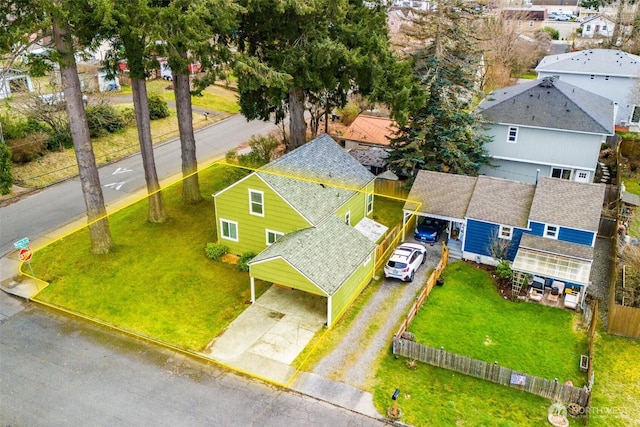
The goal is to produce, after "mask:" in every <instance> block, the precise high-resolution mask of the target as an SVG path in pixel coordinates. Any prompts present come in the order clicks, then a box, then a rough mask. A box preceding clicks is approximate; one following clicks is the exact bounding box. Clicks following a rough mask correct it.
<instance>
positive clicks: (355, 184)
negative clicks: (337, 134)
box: [261, 134, 375, 190]
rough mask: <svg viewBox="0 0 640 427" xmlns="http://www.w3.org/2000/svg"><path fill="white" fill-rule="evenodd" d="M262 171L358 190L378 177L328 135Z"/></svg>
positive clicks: (277, 160) (310, 142) (279, 159)
mask: <svg viewBox="0 0 640 427" xmlns="http://www.w3.org/2000/svg"><path fill="white" fill-rule="evenodd" d="M261 170H263V171H266V172H274V173H278V174H281V175H287V176H290V177H294V178H302V179H306V180H310V181H316V182H319V183H324V184H331V185H335V186H339V187H347V188H350V189H354V190H359V189H361V188H362V187H364V186H365V185H367V184H368V183H369V182H370V181H371V180H372V179H374V178H375V177H374V176H373V175H372V174H371V172H369V171H368V170H367V169H366V168H365V167H363V166H362V165H361V164H360V163H359V162H358V161H357V160H356V159H354V158H353V157H352V156H351V155H350V154H349V153H347V152H346V151H345V150H344V149H343V148H342V147H340V146H339V145H338V143H337V142H335V141H334V140H333V139H331V137H330V136H329V135H327V134H322V135H320V136H319V137H317V138H315V139H313V140H311V141H309V142H307V143H306V144H304V145H302V146H300V147H298V148H296V149H295V150H293V151H291V152H289V153H287V154H285V155H284V156H282V157H280V158H278V159H276V160H274V161H273V162H271V163H269V164H268V165H266V166H264V167H263V168H262V169H261Z"/></svg>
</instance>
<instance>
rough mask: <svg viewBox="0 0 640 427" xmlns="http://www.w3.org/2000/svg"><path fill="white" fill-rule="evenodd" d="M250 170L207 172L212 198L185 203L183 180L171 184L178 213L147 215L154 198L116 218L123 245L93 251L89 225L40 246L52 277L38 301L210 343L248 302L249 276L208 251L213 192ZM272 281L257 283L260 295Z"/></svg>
mask: <svg viewBox="0 0 640 427" xmlns="http://www.w3.org/2000/svg"><path fill="white" fill-rule="evenodd" d="M239 173H242V172H240V171H237V170H235V169H233V168H231V167H228V166H218V165H214V166H212V167H210V168H209V169H207V170H206V171H203V172H202V173H201V174H200V184H201V191H202V194H203V197H204V201H203V202H202V203H201V204H199V205H197V206H185V205H183V204H182V203H181V185H180V184H179V183H178V184H176V185H174V186H171V187H169V188H167V189H166V190H164V193H163V194H164V198H165V202H166V207H167V212H168V213H169V216H170V219H169V221H167V222H166V223H164V224H150V223H148V222H147V212H148V207H147V203H146V201H142V202H138V203H136V204H134V205H132V206H130V207H127V208H125V209H124V210H122V211H120V212H117V213H116V214H113V215H111V216H110V217H109V224H110V228H111V233H112V235H113V239H114V241H115V243H116V245H117V247H116V249H115V250H114V251H113V252H112V253H111V254H109V255H107V256H98V255H92V254H91V253H90V248H89V246H90V245H89V237H88V233H87V231H86V229H82V230H80V231H78V232H76V233H73V234H71V235H70V236H68V237H66V238H64V239H63V240H60V241H57V242H56V243H54V244H52V245H50V246H48V247H46V248H44V249H42V250H40V251H38V252H37V253H36V254H35V256H34V258H33V261H32V266H33V269H34V271H35V273H36V275H37V276H38V277H39V278H42V279H44V280H46V281H48V282H50V283H51V284H50V285H49V286H48V287H47V288H46V289H45V290H44V291H42V292H41V293H40V294H39V295H37V297H36V300H40V301H44V302H48V303H51V304H56V305H59V306H62V307H65V308H67V309H70V310H72V311H75V312H78V313H82V314H84V315H86V316H89V317H92V318H97V319H100V320H103V321H106V322H108V323H111V324H114V325H117V326H119V327H122V328H124V329H127V330H131V331H135V332H138V333H141V334H143V335H147V336H150V337H154V338H156V339H159V340H161V341H165V342H168V343H172V344H174V345H177V346H179V347H183V348H186V349H189V350H195V351H199V350H202V349H203V348H204V347H205V346H206V345H207V343H208V342H209V341H210V340H211V339H212V338H213V337H215V336H216V335H218V334H219V333H220V332H221V331H222V330H223V329H224V328H225V327H226V326H227V325H228V324H229V323H230V322H231V321H232V320H233V319H234V318H235V317H237V316H238V314H240V313H241V312H242V311H243V310H244V309H245V308H246V303H245V302H246V301H247V300H248V299H249V297H250V295H249V293H250V291H249V289H250V288H249V275H248V273H243V272H240V271H239V270H238V269H237V268H236V267H235V266H232V265H228V264H224V263H222V262H214V261H211V260H210V259H208V258H207V257H206V256H205V254H204V247H205V245H206V244H207V243H208V242H213V241H215V238H216V237H215V236H216V229H215V220H214V210H213V209H214V208H213V200H212V198H211V194H212V193H214V192H215V191H217V190H219V189H222V188H224V187H226V186H227V185H229V184H230V183H231V182H233V180H234V178H235V179H237V178H238V176H239V175H238V174H239ZM266 288H267V285H266V284H263V283H261V284H259V286H257V289H258V294H261V293H262V292H264V291H265V290H266Z"/></svg>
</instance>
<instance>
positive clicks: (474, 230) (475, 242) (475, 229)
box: [463, 219, 523, 261]
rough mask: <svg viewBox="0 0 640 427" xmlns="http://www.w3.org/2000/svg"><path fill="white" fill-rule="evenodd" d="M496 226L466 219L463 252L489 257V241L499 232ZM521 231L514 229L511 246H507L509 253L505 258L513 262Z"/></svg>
mask: <svg viewBox="0 0 640 427" xmlns="http://www.w3.org/2000/svg"><path fill="white" fill-rule="evenodd" d="M499 227H500V226H499V225H498V224H492V223H489V222H484V221H478V220H475V219H467V227H466V231H465V236H466V237H465V240H464V248H463V250H464V251H465V252H471V253H474V254H477V255H483V256H488V257H490V256H491V252H490V250H489V244H490V242H491V239H493V238H494V236H495V235H496V233H497V232H498V231H499ZM522 232H523V230H521V229H518V228H514V229H513V236H512V237H511V240H510V242H511V245H510V246H509V252H508V253H507V258H508V259H509V260H510V261H513V260H514V258H515V257H516V253H517V252H518V246H519V245H520V238H521V237H522Z"/></svg>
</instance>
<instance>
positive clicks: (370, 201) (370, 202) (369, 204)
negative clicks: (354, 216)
mask: <svg viewBox="0 0 640 427" xmlns="http://www.w3.org/2000/svg"><path fill="white" fill-rule="evenodd" d="M371 212H373V193H369V194H367V215H369V214H370V213H371Z"/></svg>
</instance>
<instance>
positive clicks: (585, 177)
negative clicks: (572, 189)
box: [576, 170, 591, 182]
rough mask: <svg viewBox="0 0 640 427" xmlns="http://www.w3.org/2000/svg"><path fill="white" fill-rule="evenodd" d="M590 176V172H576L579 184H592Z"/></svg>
mask: <svg viewBox="0 0 640 427" xmlns="http://www.w3.org/2000/svg"><path fill="white" fill-rule="evenodd" d="M590 175H591V174H590V173H589V171H583V170H577V171H576V181H578V182H590V181H589V177H590Z"/></svg>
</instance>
